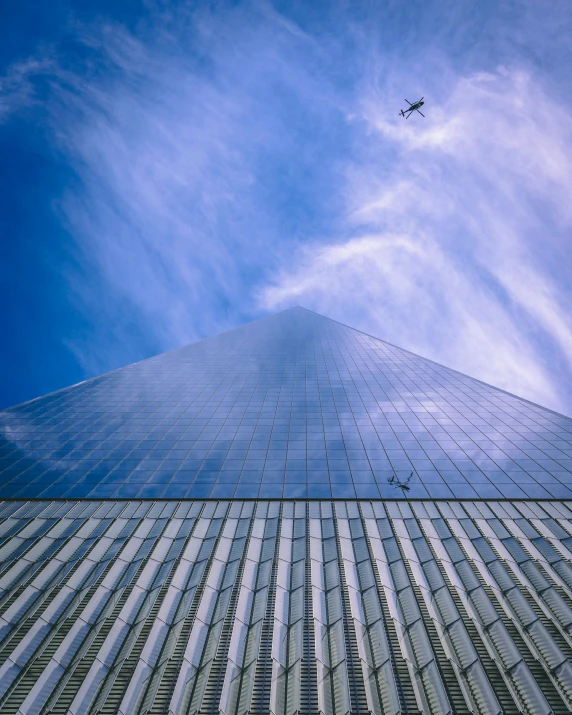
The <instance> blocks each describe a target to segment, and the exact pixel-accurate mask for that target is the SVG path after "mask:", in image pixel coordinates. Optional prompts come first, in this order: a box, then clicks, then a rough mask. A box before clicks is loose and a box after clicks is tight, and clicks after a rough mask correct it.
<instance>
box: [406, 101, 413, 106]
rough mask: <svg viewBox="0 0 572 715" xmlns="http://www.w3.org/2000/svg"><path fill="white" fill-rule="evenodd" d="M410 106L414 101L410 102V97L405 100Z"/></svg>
mask: <svg viewBox="0 0 572 715" xmlns="http://www.w3.org/2000/svg"><path fill="white" fill-rule="evenodd" d="M405 101H406V102H407V104H408V105H409V106H411V105H412V104H413V102H410V101H409V100H408V99H406V100H405Z"/></svg>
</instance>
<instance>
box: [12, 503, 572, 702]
mask: <svg viewBox="0 0 572 715" xmlns="http://www.w3.org/2000/svg"><path fill="white" fill-rule="evenodd" d="M571 662H572V503H570V502H562V501H542V502H533V501H513V502H509V501H502V502H485V501H474V502H473V501H414V500H412V501H409V502H408V501H406V500H400V501H379V500H376V501H355V500H353V501H342V500H337V501H317V500H316V501H295V500H284V501H263V500H259V501H255V500H249V501H241V500H232V501H214V500H213V501H195V502H191V501H176V500H165V501H157V502H153V501H113V500H111V501H78V502H75V501H35V502H23V501H22V502H14V501H11V502H3V503H0V712H1V713H2V714H9V713H14V714H16V713H18V714H20V715H24V714H25V715H31V714H38V715H40V714H44V713H46V714H47V713H62V714H64V713H68V714H73V715H80V714H85V715H90V714H94V715H95V713H110V714H111V713H122V714H123V715H130V714H131V713H142V714H143V713H145V714H147V713H149V714H151V713H154V714H159V713H164V714H165V715H167V714H169V715H183V714H184V715H188V714H191V715H194V714H198V713H217V714H218V713H224V714H225V715H246V714H253V715H254V714H255V715H263V714H264V715H266V714H267V713H269V712H270V713H273V715H295V714H298V715H300V714H306V715H314V714H316V715H317V714H318V713H323V714H324V715H330V714H331V715H347V714H348V713H376V714H377V713H379V714H380V715H382V714H384V715H387V714H389V715H397V714H398V713H428V714H431V715H433V714H434V715H437V714H441V713H459V714H460V713H479V714H483V715H485V714H489V713H492V714H495V713H499V714H500V713H515V714H516V713H527V714H528V715H548V714H549V713H555V714H558V713H568V712H570V711H572V665H571Z"/></svg>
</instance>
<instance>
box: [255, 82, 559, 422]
mask: <svg viewBox="0 0 572 715" xmlns="http://www.w3.org/2000/svg"><path fill="white" fill-rule="evenodd" d="M413 99H414V98H413ZM363 106H364V111H363V115H362V119H363V122H364V124H363V129H364V131H363V132H362V134H361V141H362V142H363V143H364V144H365V145H366V146H367V148H368V152H369V154H368V155H367V156H364V154H365V152H361V157H360V160H359V161H358V162H356V163H355V164H354V165H352V166H351V167H350V169H349V170H348V174H347V176H348V186H347V196H348V201H347V203H348V218H347V222H346V225H344V226H343V227H342V231H341V233H342V238H341V239H340V240H339V241H336V242H331V241H327V240H326V241H320V242H316V244H314V245H310V246H308V247H307V248H306V249H305V250H304V251H302V252H301V253H300V254H299V255H298V256H297V257H296V259H295V260H294V261H293V265H291V266H288V267H283V268H282V270H281V271H279V272H278V273H277V274H276V276H275V279H274V280H273V281H272V282H271V283H270V284H269V285H268V286H267V287H266V289H265V290H264V291H263V293H262V294H261V301H262V303H263V304H264V305H265V306H266V308H267V309H269V310H272V309H275V308H278V307H282V306H284V305H287V304H291V303H292V302H297V303H300V304H303V305H306V306H307V307H311V308H313V309H315V310H317V311H318V312H323V313H325V314H327V315H331V316H332V317H336V318H338V319H339V320H342V321H343V322H346V323H349V324H350V325H355V326H356V327H360V328H361V329H363V330H365V331H366V332H370V333H373V334H376V335H379V336H380V337H382V338H385V339H386V340H388V341H390V342H392V343H395V344H397V345H401V346H402V347H406V348H408V349H411V350H413V351H416V352H419V353H421V354H423V355H425V356H427V357H430V358H432V359H434V360H437V361H439V362H442V363H444V364H446V365H449V366H451V367H455V368H457V369H459V370H461V371H463V372H466V373H469V374H472V375H474V376H475V377H479V378H481V379H483V380H486V381H487V382H490V383H492V384H495V385H497V386H499V387H502V388H504V389H507V390H509V391H512V392H515V393H517V394H521V395H522V396H524V397H528V398H529V399H532V400H535V401H538V402H540V403H541V404H546V405H547V406H552V407H554V408H555V409H560V410H566V411H568V412H570V411H572V408H571V406H572V393H570V394H566V393H563V391H562V389H561V387H559V386H561V385H562V384H566V383H567V382H568V383H569V382H570V380H569V377H570V376H571V375H572V318H571V315H570V311H569V309H568V306H569V304H570V298H571V294H570V287H569V286H570V285H571V283H570V279H571V278H572V275H570V269H571V262H570V258H569V246H570V243H569V236H570V228H571V224H572V213H571V212H572V196H571V188H570V187H571V186H572V120H571V117H570V115H569V114H568V113H567V111H566V110H565V109H564V108H563V106H562V105H561V103H559V102H558V101H557V100H556V99H554V98H552V97H550V96H548V95H547V94H546V93H545V92H544V91H543V90H542V88H541V86H540V85H539V84H538V82H536V81H535V80H534V79H533V78H532V77H531V76H530V75H529V74H526V73H524V72H520V71H508V70H506V69H500V70H499V71H498V72H497V73H496V74H483V73H481V74H477V75H473V76H471V77H467V78H462V79H459V80H458V82H457V84H456V86H455V87H454V88H453V91H452V92H451V93H450V96H449V97H448V98H447V99H446V101H445V102H444V104H443V106H442V107H441V108H439V107H436V106H432V105H431V102H428V104H427V111H426V112H425V113H426V115H427V119H426V120H423V119H422V118H421V117H419V116H417V117H412V118H411V119H409V120H406V121H404V120H401V118H399V119H398V118H397V117H395V118H394V117H393V116H392V117H391V119H388V113H387V109H386V106H387V101H386V102H384V104H381V103H380V101H379V100H378V99H377V97H376V98H375V99H374V98H372V97H366V100H365V101H364V105H363ZM353 121H354V124H356V123H357V122H356V120H355V119H354V120H353Z"/></svg>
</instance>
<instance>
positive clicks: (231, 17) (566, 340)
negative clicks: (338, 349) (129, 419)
mask: <svg viewBox="0 0 572 715" xmlns="http://www.w3.org/2000/svg"><path fill="white" fill-rule="evenodd" d="M44 5H45V7H44ZM2 8H3V9H2V10H0V20H1V22H0V27H2V30H1V31H0V32H1V33H2V37H1V39H2V42H0V159H1V164H0V165H1V171H0V182H1V186H0V232H1V233H0V240H1V243H0V250H1V254H0V261H1V262H0V278H1V283H0V291H1V295H0V298H1V300H2V305H3V306H4V310H3V321H2V322H3V330H2V342H3V347H2V351H1V352H0V367H1V369H2V375H3V379H2V388H1V391H0V406H7V405H10V404H15V403H18V402H21V401H23V400H26V399H30V398H32V397H35V396H37V395H40V394H43V393H46V392H48V391H51V390H55V389H58V388H60V387H63V386H65V385H68V384H72V383H75V382H78V381H80V380H83V379H85V378H87V377H90V376H93V375H96V374H99V373H102V372H106V371H108V370H111V369H114V368H117V367H119V366H121V365H124V364H127V363H129V362H133V361H135V360H140V359H143V358H145V357H148V356H150V355H153V354H156V353H158V352H161V351H164V350H168V349H170V348H173V347H177V346H179V345H182V344H184V343H187V342H190V341H193V340H197V339H200V338H202V337H205V336H208V335H211V334H214V333H217V332H220V331H222V330H226V329H229V328H232V327H234V326H236V325H239V324H241V323H243V322H245V321H248V320H253V319H256V318H258V317H261V316H263V315H265V314H267V313H269V312H274V311H277V310H281V309H283V308H286V307H289V306H291V305H296V304H300V305H303V306H305V307H308V308H310V309H313V310H315V311H317V312H320V313H323V314H325V315H328V316H329V317H332V318H335V319H337V320H340V321H342V322H344V323H347V324H349V325H352V326H354V327H357V328H359V329H362V330H364V331H365V332H368V333H370V334H373V335H377V336H379V337H381V338H383V339H385V340H387V341H389V342H391V343H394V344H397V345H399V346H401V347H404V348H407V349H409V350H413V351H414V352H418V353H419V354H422V355H424V356H426V357H429V358H431V359H433V360H436V361H438V362H441V363H443V364H445V365H448V366H450V367H453V368H456V369H458V370H461V371H463V372H466V373H468V374H470V375H473V376H475V377H478V378H480V379H482V380H485V381H487V382H490V383H492V384H495V385H497V386H499V387H502V388H504V389H506V390H508V391H511V392H514V393H516V394H519V395H522V396H523V397H526V398H528V399H531V400H533V401H535V402H539V403H540V404H544V405H546V406H549V407H552V408H553V409H556V410H558V411H562V412H564V413H566V414H572V379H571V378H572V314H571V310H570V305H571V303H572V288H571V286H572V259H571V251H570V248H571V246H572V234H571V228H572V195H571V194H572V191H571V188H570V187H571V186H572V99H570V97H571V96H572V94H571V80H570V78H571V77H572V46H571V45H570V42H569V38H570V36H571V35H572V13H570V5H569V2H568V1H567V0H551V1H548V2H543V3H538V2H533V1H532V0H531V1H530V2H525V1H522V2H517V1H516V0H515V1H510V2H509V1H508V0H495V1H494V2H488V1H486V0H485V1H483V0H481V1H480V2H469V1H468V0H460V1H459V0H455V1H452V0H451V1H442V2H435V1H428V0H423V1H417V0H410V1H409V2H401V1H397V0H388V1H387V2H383V1H382V0H379V1H377V2H361V1H360V0H355V1H354V2H351V3H349V2H335V1H331V2H324V3H321V2H311V3H310V2H297V1H296V0H294V2H292V1H290V2H287V3H286V2H284V3H280V2H269V1H260V2H234V3H231V2H216V3H215V2H213V3H206V2H192V3H184V2H181V3H168V2H144V3H139V2H134V1H128V2H121V1H120V0H119V1H118V2H113V3H112V2H97V1H91V2H63V1H62V0H54V2H52V3H50V4H49V7H48V5H46V4H42V3H40V4H37V3H36V4H34V7H33V8H32V7H31V6H30V5H29V4H26V3H19V4H17V3H9V4H4V5H3V6H2ZM421 95H424V96H425V99H426V111H425V112H424V113H425V114H426V119H422V118H421V117H420V116H419V115H417V116H414V117H411V119H409V120H407V121H404V120H403V119H401V117H399V116H398V111H399V109H400V108H401V107H403V106H405V105H404V101H403V99H404V97H407V98H408V99H410V100H412V101H413V100H415V99H418V98H419V97H420V96H421Z"/></svg>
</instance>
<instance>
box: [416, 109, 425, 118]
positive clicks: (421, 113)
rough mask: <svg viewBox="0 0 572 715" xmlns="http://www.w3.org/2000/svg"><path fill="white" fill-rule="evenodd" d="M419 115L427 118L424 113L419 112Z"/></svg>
mask: <svg viewBox="0 0 572 715" xmlns="http://www.w3.org/2000/svg"><path fill="white" fill-rule="evenodd" d="M417 111H418V112H419V110H417ZM419 114H420V115H421V116H422V117H425V115H424V114H423V112H419Z"/></svg>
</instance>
